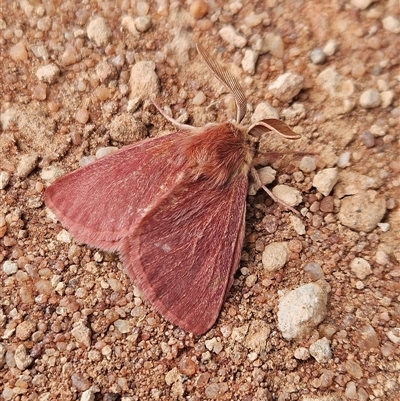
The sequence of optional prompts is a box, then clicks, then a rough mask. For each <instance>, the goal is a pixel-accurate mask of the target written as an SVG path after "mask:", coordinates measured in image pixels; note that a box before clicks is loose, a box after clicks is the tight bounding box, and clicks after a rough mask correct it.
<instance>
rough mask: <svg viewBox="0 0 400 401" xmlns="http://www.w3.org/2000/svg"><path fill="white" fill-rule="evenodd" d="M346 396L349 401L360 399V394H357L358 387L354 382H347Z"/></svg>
mask: <svg viewBox="0 0 400 401" xmlns="http://www.w3.org/2000/svg"><path fill="white" fill-rule="evenodd" d="M344 395H345V397H346V398H347V399H349V400H358V399H359V398H358V394H357V387H356V384H355V383H354V382H353V381H349V382H347V384H346V389H345V391H344Z"/></svg>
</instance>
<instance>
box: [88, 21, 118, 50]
mask: <svg viewBox="0 0 400 401" xmlns="http://www.w3.org/2000/svg"><path fill="white" fill-rule="evenodd" d="M86 32H87V35H88V38H89V39H90V40H91V41H92V42H94V43H96V45H97V46H99V47H100V46H105V45H106V44H108V43H109V42H110V40H111V36H112V32H111V29H110V27H109V25H108V23H107V21H106V20H105V19H104V18H103V17H98V18H95V19H93V20H92V21H90V22H89V25H88V27H87V31H86Z"/></svg>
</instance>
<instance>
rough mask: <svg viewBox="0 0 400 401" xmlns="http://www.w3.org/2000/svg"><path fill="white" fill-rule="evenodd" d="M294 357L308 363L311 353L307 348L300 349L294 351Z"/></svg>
mask: <svg viewBox="0 0 400 401" xmlns="http://www.w3.org/2000/svg"><path fill="white" fill-rule="evenodd" d="M294 357H295V358H296V359H298V360H300V361H306V360H307V359H308V358H309V357H310V353H309V351H308V349H307V348H305V347H299V348H296V349H295V350H294Z"/></svg>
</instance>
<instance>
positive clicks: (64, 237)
mask: <svg viewBox="0 0 400 401" xmlns="http://www.w3.org/2000/svg"><path fill="white" fill-rule="evenodd" d="M56 238H57V241H60V242H64V243H66V244H70V243H71V242H72V236H71V234H70V233H69V232H68V231H67V230H64V229H62V230H61V231H60V232H59V233H58V234H57V236H56Z"/></svg>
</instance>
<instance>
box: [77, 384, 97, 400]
mask: <svg viewBox="0 0 400 401" xmlns="http://www.w3.org/2000/svg"><path fill="white" fill-rule="evenodd" d="M95 397H96V392H95V390H94V389H93V388H92V387H90V388H89V389H87V390H85V391H84V392H83V393H82V395H81V399H80V401H95V399H96V398H95Z"/></svg>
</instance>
